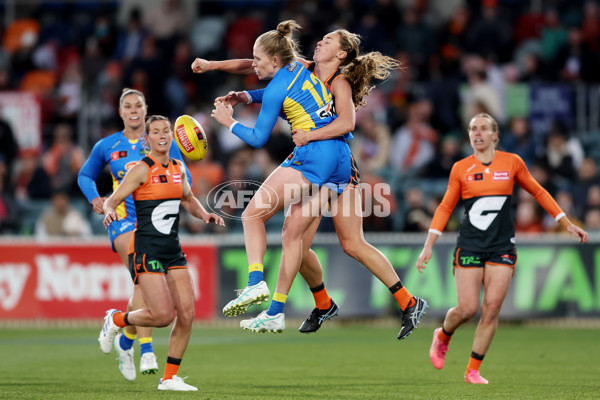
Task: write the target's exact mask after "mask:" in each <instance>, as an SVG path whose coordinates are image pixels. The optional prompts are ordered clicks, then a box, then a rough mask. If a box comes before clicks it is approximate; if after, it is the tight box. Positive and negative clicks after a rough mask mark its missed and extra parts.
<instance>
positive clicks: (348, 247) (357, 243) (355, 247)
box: [340, 238, 364, 260]
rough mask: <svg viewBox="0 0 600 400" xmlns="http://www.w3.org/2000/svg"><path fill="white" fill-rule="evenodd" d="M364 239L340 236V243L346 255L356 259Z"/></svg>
mask: <svg viewBox="0 0 600 400" xmlns="http://www.w3.org/2000/svg"><path fill="white" fill-rule="evenodd" d="M363 244H364V240H361V239H359V238H341V239H340V245H341V246H342V249H343V250H344V253H346V254H347V255H348V256H350V257H352V258H354V259H355V260H358V259H359V257H360V254H361V249H362V247H363Z"/></svg>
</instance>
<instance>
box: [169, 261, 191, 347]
mask: <svg viewBox="0 0 600 400" xmlns="http://www.w3.org/2000/svg"><path fill="white" fill-rule="evenodd" d="M167 283H168V285H169V291H170V292H171V298H172V299H173V303H174V305H175V310H176V311H177V318H176V319H175V323H174V324H173V329H172V331H171V336H170V337H169V353H168V355H169V357H174V358H183V354H184V353H185V349H186V348H187V345H188V343H189V341H190V336H191V334H192V323H193V322H194V316H195V312H194V289H193V286H192V276H191V275H190V272H189V270H187V269H172V270H170V271H169V273H168V274H167Z"/></svg>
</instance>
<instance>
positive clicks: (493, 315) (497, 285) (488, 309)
mask: <svg viewBox="0 0 600 400" xmlns="http://www.w3.org/2000/svg"><path fill="white" fill-rule="evenodd" d="M513 272H514V270H513V269H512V268H511V267H504V266H499V265H489V264H486V265H485V271H484V277H483V303H482V305H481V319H480V320H479V324H478V325H477V330H476V331H475V338H474V340H473V351H474V352H476V353H478V354H482V355H483V354H485V353H486V352H487V351H488V348H489V347H490V344H491V343H492V339H493V338H494V335H495V333H496V329H497V328H498V315H499V314H500V308H501V307H502V303H503V302H504V299H505V298H506V293H507V292H508V287H509V286H510V281H511V280H512V276H513Z"/></svg>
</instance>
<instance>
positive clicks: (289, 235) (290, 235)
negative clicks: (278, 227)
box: [281, 224, 302, 247]
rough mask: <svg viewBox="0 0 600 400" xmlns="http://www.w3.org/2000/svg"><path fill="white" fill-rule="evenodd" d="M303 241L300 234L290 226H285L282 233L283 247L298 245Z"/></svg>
mask: <svg viewBox="0 0 600 400" xmlns="http://www.w3.org/2000/svg"><path fill="white" fill-rule="evenodd" d="M301 239H302V235H300V232H298V230H297V229H296V228H295V227H294V226H291V225H289V224H286V225H284V226H283V229H282V231H281V245H282V247H287V246H288V245H290V244H294V243H298V242H299V241H300V240H301Z"/></svg>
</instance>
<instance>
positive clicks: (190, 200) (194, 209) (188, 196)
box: [181, 169, 225, 226]
mask: <svg viewBox="0 0 600 400" xmlns="http://www.w3.org/2000/svg"><path fill="white" fill-rule="evenodd" d="M181 171H182V174H183V175H184V176H183V178H182V181H183V196H182V197H181V205H182V206H183V208H185V209H186V210H187V211H188V212H189V213H190V214H192V215H193V216H194V217H196V218H199V219H201V220H203V221H204V222H205V223H207V224H209V223H210V222H211V221H214V223H215V224H217V225H220V226H225V221H223V218H221V217H220V216H218V215H217V214H214V213H209V212H208V211H206V209H205V208H204V207H203V206H202V204H200V201H199V200H198V199H197V198H196V196H194V194H193V193H192V188H191V187H190V184H189V183H188V181H187V179H185V171H184V170H183V169H182V170H181Z"/></svg>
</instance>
